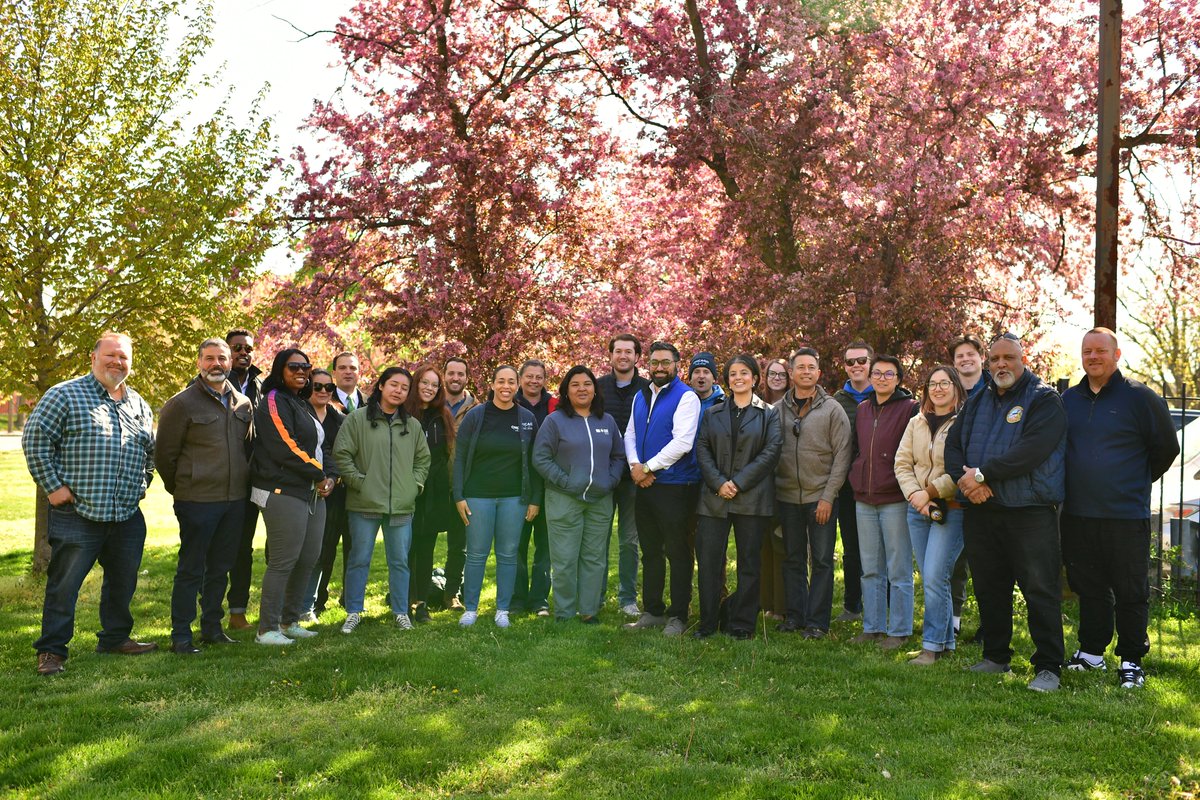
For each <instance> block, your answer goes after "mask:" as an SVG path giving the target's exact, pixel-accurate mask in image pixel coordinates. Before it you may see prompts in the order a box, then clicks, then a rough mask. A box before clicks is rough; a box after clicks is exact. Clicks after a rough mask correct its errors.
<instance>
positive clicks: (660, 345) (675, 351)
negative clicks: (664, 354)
mask: <svg viewBox="0 0 1200 800" xmlns="http://www.w3.org/2000/svg"><path fill="white" fill-rule="evenodd" d="M655 350H669V351H670V352H671V355H673V356H675V360H676V361H678V360H679V348H677V347H676V346H675V345H673V344H671V343H670V342H654V343H653V344H651V345H650V352H651V353H653V352H654V351H655Z"/></svg>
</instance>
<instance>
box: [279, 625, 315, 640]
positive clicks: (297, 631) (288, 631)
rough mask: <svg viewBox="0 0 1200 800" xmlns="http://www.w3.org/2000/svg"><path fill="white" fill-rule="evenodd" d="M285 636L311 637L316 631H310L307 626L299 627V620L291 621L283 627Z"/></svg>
mask: <svg viewBox="0 0 1200 800" xmlns="http://www.w3.org/2000/svg"><path fill="white" fill-rule="evenodd" d="M283 633H284V635H285V636H290V637H292V638H293V639H311V638H312V637H314V636H316V635H317V632H316V631H310V630H309V629H308V628H301V627H300V623H299V622H293V623H292V624H291V625H288V626H287V627H286V628H284V629H283Z"/></svg>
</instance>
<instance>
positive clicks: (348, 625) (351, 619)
mask: <svg viewBox="0 0 1200 800" xmlns="http://www.w3.org/2000/svg"><path fill="white" fill-rule="evenodd" d="M360 622H362V614H347V615H346V621H345V622H343V623H342V633H354V629H355V628H357V627H358V623H360Z"/></svg>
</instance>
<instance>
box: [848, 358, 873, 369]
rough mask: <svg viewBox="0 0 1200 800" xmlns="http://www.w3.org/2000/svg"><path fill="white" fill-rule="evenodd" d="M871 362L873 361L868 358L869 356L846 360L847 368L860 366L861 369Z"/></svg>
mask: <svg viewBox="0 0 1200 800" xmlns="http://www.w3.org/2000/svg"><path fill="white" fill-rule="evenodd" d="M870 361H871V359H870V358H868V357H867V356H858V357H857V358H847V359H846V366H847V367H850V366H854V365H857V366H860V367H861V366H863V365H864V364H867V363H869V362H870Z"/></svg>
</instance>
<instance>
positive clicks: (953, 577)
mask: <svg viewBox="0 0 1200 800" xmlns="http://www.w3.org/2000/svg"><path fill="white" fill-rule="evenodd" d="M967 575H968V572H967V551H966V550H963V551H962V552H961V553H959V555H958V560H957V561H955V562H954V572H952V573H950V602H951V603H953V605H954V616H956V617H961V616H962V610H963V604H964V603H966V602H967Z"/></svg>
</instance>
